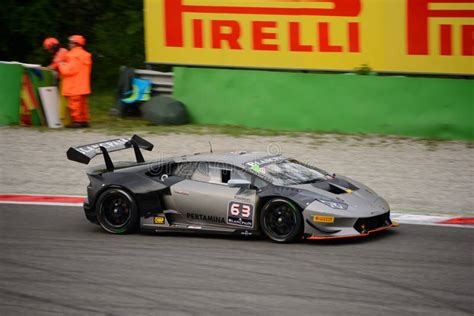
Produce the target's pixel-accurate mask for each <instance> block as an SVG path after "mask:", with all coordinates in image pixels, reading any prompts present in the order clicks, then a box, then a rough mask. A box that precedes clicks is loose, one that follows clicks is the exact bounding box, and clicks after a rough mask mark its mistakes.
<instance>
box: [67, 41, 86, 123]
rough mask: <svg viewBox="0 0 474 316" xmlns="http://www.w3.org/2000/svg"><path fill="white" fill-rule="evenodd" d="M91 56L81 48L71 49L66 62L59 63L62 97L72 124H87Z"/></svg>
mask: <svg viewBox="0 0 474 316" xmlns="http://www.w3.org/2000/svg"><path fill="white" fill-rule="evenodd" d="M91 69H92V57H91V54H90V53H88V52H87V51H85V50H84V49H83V48H82V47H80V46H76V47H73V48H72V49H71V50H70V51H69V52H68V53H67V55H66V60H65V61H64V62H62V63H59V73H60V74H61V76H62V78H63V85H62V91H61V93H62V95H63V96H65V97H67V99H68V104H67V107H68V109H69V113H70V114H71V119H72V121H73V122H78V123H86V122H89V105H88V104H87V95H89V94H90V93H91V83H90V80H91V79H90V78H91Z"/></svg>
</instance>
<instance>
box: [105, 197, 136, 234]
mask: <svg viewBox="0 0 474 316" xmlns="http://www.w3.org/2000/svg"><path fill="white" fill-rule="evenodd" d="M138 218H139V217H138V210H137V204H136V202H135V199H134V198H133V197H132V195H131V194H130V193H128V192H126V191H124V190H122V189H108V190H106V191H105V192H104V193H102V195H101V196H100V197H99V200H98V201H97V221H98V222H99V224H100V226H102V228H103V229H104V230H105V231H107V232H109V233H112V234H128V233H132V232H134V231H135V230H137V228H138Z"/></svg>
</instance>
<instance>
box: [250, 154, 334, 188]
mask: <svg viewBox="0 0 474 316" xmlns="http://www.w3.org/2000/svg"><path fill="white" fill-rule="evenodd" d="M250 170H252V171H253V172H255V173H257V174H258V175H260V176H262V177H263V178H265V179H266V180H268V181H270V182H271V183H273V184H275V185H292V184H303V183H311V182H317V181H322V180H324V179H325V178H324V177H325V175H324V174H323V173H321V172H319V171H318V170H316V169H313V168H311V167H309V166H306V165H303V164H301V163H299V162H298V161H296V160H282V161H277V162H272V163H269V164H265V165H258V164H253V165H252V166H251V168H250Z"/></svg>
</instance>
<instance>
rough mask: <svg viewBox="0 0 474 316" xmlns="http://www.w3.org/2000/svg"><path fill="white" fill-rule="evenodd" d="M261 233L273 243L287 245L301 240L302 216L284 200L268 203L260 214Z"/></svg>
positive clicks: (274, 200) (278, 199)
mask: <svg viewBox="0 0 474 316" xmlns="http://www.w3.org/2000/svg"><path fill="white" fill-rule="evenodd" d="M260 225H261V228H262V231H263V233H265V235H267V237H268V238H270V239H271V240H273V241H276V242H281V243H288V242H292V241H295V240H297V239H300V238H301V234H302V231H303V216H302V215H301V212H300V211H299V210H298V209H297V208H296V207H295V206H293V204H292V203H291V202H289V201H287V200H285V199H280V198H277V199H272V200H270V201H268V202H267V203H266V204H265V205H264V206H263V208H262V211H261V212H260Z"/></svg>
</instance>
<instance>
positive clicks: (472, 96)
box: [174, 67, 474, 140]
mask: <svg viewBox="0 0 474 316" xmlns="http://www.w3.org/2000/svg"><path fill="white" fill-rule="evenodd" d="M174 97H175V98H176V99H177V100H179V101H181V102H183V103H184V104H186V106H187V108H188V110H189V112H190V114H191V116H192V119H193V121H194V122H196V123H200V124H218V125H227V124H228V125H240V126H245V127H254V128H265V129H281V130H295V131H319V132H336V133H368V134H388V135H406V136H421V137H429V138H440V139H464V140H473V139H474V81H473V80H463V79H437V78H413V77H409V78H408V77H394V76H356V75H351V74H342V75H341V74H314V73H299V72H298V73H297V72H283V71H258V70H228V69H207V68H186V67H175V68H174Z"/></svg>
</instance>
